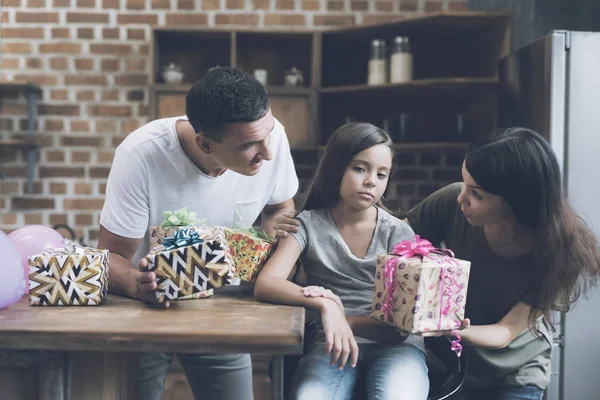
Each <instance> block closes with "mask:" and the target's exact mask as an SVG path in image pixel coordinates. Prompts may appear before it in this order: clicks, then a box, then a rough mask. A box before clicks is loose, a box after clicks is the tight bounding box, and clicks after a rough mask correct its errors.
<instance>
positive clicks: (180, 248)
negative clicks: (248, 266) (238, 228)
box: [146, 227, 233, 303]
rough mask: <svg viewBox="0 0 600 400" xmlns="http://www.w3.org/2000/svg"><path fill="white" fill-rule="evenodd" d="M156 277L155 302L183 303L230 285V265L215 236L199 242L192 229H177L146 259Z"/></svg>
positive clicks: (219, 240) (199, 239) (217, 234)
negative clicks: (172, 301)
mask: <svg viewBox="0 0 600 400" xmlns="http://www.w3.org/2000/svg"><path fill="white" fill-rule="evenodd" d="M146 259H147V260H148V270H149V271H154V273H155V274H156V281H157V285H158V287H157V289H156V298H157V299H158V301H159V302H160V303H162V302H164V301H165V300H167V299H168V300H184V299H190V298H203V297H210V296H211V295H212V289H213V288H218V287H221V286H225V285H229V284H231V283H232V277H233V263H232V260H231V255H230V254H229V251H228V250H227V246H226V244H225V239H224V238H223V236H222V235H221V234H219V233H216V234H214V235H213V236H211V237H207V238H201V237H200V236H199V235H198V233H197V232H196V231H195V230H193V229H192V228H190V227H188V228H183V229H178V230H177V231H176V232H175V235H174V236H171V237H166V238H164V239H163V240H162V244H161V245H159V246H157V247H155V248H153V249H152V250H151V251H150V253H149V254H148V255H147V256H146Z"/></svg>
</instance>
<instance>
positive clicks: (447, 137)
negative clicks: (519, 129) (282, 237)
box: [149, 12, 510, 148]
mask: <svg viewBox="0 0 600 400" xmlns="http://www.w3.org/2000/svg"><path fill="white" fill-rule="evenodd" d="M508 24H509V16H508V15H507V14H505V13H483V12H459V13H436V14H425V15H421V16H417V17H414V18H406V19H402V20H399V21H396V22H388V23H384V24H378V25H368V26H355V27H350V28H343V29H332V30H325V31H318V32H316V31H281V30H257V29H235V30H221V29H199V28H195V27H187V28H186V27H180V28H176V29H172V28H155V29H154V31H153V40H152V60H153V68H152V71H151V73H150V74H151V76H150V81H151V82H152V83H151V85H150V88H149V89H150V115H151V117H152V118H162V117H167V116H173V115H182V114H185V94H186V92H187V91H188V90H189V88H190V87H191V85H192V84H193V83H194V82H196V81H197V80H198V79H199V78H200V77H201V76H202V75H203V74H205V73H206V72H207V71H208V70H209V69H210V68H212V67H215V66H218V65H220V66H225V65H230V66H237V67H239V68H242V69H243V70H245V71H247V72H249V73H253V71H254V70H255V69H264V70H266V71H267V80H268V84H267V90H268V92H269V95H270V98H271V102H272V110H273V114H274V115H275V117H277V118H278V119H279V120H280V121H281V122H282V123H283V124H284V126H285V127H286V131H287V133H288V136H289V139H290V143H291V144H292V147H296V148H307V147H308V148H315V147H318V146H323V145H325V144H326V143H327V140H328V139H329V137H330V136H331V134H332V133H333V131H334V130H335V129H336V128H337V127H339V126H340V125H342V124H344V123H345V122H348V121H366V122H371V123H373V124H375V125H378V126H382V127H384V128H386V129H387V130H388V131H389V132H390V134H391V135H392V137H393V138H394V140H395V142H397V146H398V147H399V148H402V147H406V146H407V145H408V144H410V147H411V148H413V147H414V146H415V145H416V144H418V143H423V145H425V146H430V145H431V143H436V145H437V146H438V147H439V146H441V147H443V146H444V144H447V145H448V147H455V145H456V143H463V144H464V143H466V142H468V141H469V140H471V139H473V138H475V137H476V136H477V135H479V134H481V133H484V132H486V131H488V130H490V129H492V128H494V127H495V126H496V120H497V117H496V110H497V96H498V89H499V88H498V79H497V62H498V60H499V59H500V58H501V57H503V56H504V55H506V54H507V53H508V46H509V42H510V40H509V39H510V38H509V36H510V30H509V25H508ZM396 36H407V37H408V38H409V39H410V42H411V50H412V54H413V71H414V80H412V81H410V82H406V83H399V84H391V83H388V84H382V85H377V86H369V85H367V74H368V59H369V49H370V43H371V41H372V40H374V39H380V40H385V41H386V43H388V44H389V43H391V42H392V41H393V39H394V37H396ZM170 63H175V64H177V65H178V66H179V67H181V70H182V72H183V73H184V74H185V77H184V81H183V83H181V84H177V85H172V84H168V83H164V81H163V78H162V70H163V68H164V67H165V66H167V65H169V64H170ZM292 67H296V68H298V69H300V70H301V71H302V72H303V75H304V85H303V86H301V87H288V86H284V78H283V77H284V73H285V71H286V70H287V69H290V68H292ZM406 116H408V117H410V118H409V121H410V129H409V134H406V133H405V132H404V131H403V132H402V134H398V131H397V130H398V127H399V126H401V125H402V124H403V123H404V122H401V121H405V117H406ZM402 126H404V125H402Z"/></svg>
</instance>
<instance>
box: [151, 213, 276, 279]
mask: <svg viewBox="0 0 600 400" xmlns="http://www.w3.org/2000/svg"><path fill="white" fill-rule="evenodd" d="M164 216H165V219H164V220H163V222H162V223H161V224H160V226H155V227H153V228H152V229H151V231H150V249H153V248H155V247H156V246H158V245H160V244H161V243H162V240H163V238H164V237H165V236H173V235H174V234H175V233H176V232H177V231H179V230H181V229H191V230H193V231H195V232H196V233H197V234H198V236H199V237H200V238H203V239H206V238H209V237H212V236H215V235H221V236H222V237H223V238H224V242H225V245H226V247H227V251H228V252H229V254H230V256H231V259H232V261H233V274H234V276H236V277H237V278H239V279H241V280H244V281H248V282H254V281H256V278H257V277H258V274H259V273H260V270H261V269H262V267H263V266H264V265H265V264H266V262H267V260H268V259H269V257H270V256H271V254H272V253H273V251H274V249H275V239H274V238H272V237H270V236H269V235H268V234H266V233H265V232H264V231H258V230H256V229H254V228H249V229H245V228H241V227H234V228H226V227H220V226H205V225H202V221H199V220H198V218H196V213H194V212H189V211H188V210H187V209H186V208H182V209H180V210H176V211H165V213H164Z"/></svg>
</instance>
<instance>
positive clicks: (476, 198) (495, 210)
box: [457, 162, 513, 226]
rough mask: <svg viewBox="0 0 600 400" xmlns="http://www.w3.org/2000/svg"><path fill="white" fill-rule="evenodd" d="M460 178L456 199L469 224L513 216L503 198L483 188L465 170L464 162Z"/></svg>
mask: <svg viewBox="0 0 600 400" xmlns="http://www.w3.org/2000/svg"><path fill="white" fill-rule="evenodd" d="M462 178H463V185H462V190H461V191H460V195H459V196H458V200H457V201H458V204H460V209H461V211H462V212H463V214H464V215H465V217H466V218H467V221H469V223H470V224H471V225H473V226H485V225H493V224H498V223H501V222H506V221H509V220H510V219H512V218H513V214H512V211H511V210H510V207H509V206H508V204H507V203H506V202H505V201H504V199H503V198H502V197H501V196H498V195H495V194H491V193H488V192H486V191H485V190H483V189H482V188H481V187H480V186H479V185H478V184H477V182H475V180H474V179H473V177H472V176H471V174H470V173H469V171H467V168H466V167H465V163H464V162H463V166H462Z"/></svg>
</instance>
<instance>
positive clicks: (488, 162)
mask: <svg viewBox="0 0 600 400" xmlns="http://www.w3.org/2000/svg"><path fill="white" fill-rule="evenodd" d="M465 167H466V169H467V170H468V171H469V174H471V176H472V177H473V179H474V180H475V181H476V182H477V184H478V185H479V186H481V188H482V189H483V190H485V191H486V192H489V193H492V194H495V195H498V196H501V197H502V198H503V199H504V201H506V203H507V204H508V205H509V206H510V208H511V210H512V212H513V214H514V215H515V218H516V220H517V222H518V223H520V224H521V225H524V226H526V227H529V228H531V229H533V230H534V231H535V232H536V235H537V242H536V244H535V246H534V248H533V262H534V264H533V265H534V268H536V271H535V273H536V276H537V277H539V280H538V281H537V283H536V284H535V285H534V286H533V287H532V291H531V292H530V293H528V295H527V303H529V304H530V305H531V312H530V313H529V327H530V329H531V330H534V327H535V319H536V315H539V314H538V313H539V312H540V311H541V312H542V313H543V314H544V315H545V316H546V317H547V318H548V319H549V320H550V311H551V310H559V311H564V312H566V311H568V310H569V308H570V307H571V305H572V304H573V303H574V302H575V301H576V300H577V299H578V298H579V296H580V295H581V294H582V293H583V294H584V295H585V294H586V292H587V290H588V289H589V287H590V286H595V285H596V283H597V279H598V275H599V274H600V246H599V244H598V239H597V238H596V236H595V235H594V233H593V232H592V231H591V229H590V228H589V227H588V226H587V225H586V224H585V222H584V221H583V220H582V219H581V218H580V217H579V216H578V215H577V213H576V212H575V211H574V210H573V208H572V207H571V205H570V204H569V202H568V201H567V199H566V196H565V193H564V190H563V186H562V180H561V171H560V167H559V165H558V161H557V159H556V156H555V155H554V153H553V151H552V148H551V147H550V144H549V143H548V142H547V141H546V139H544V138H543V137H542V136H540V135H539V134H537V133H536V132H534V131H532V130H530V129H526V128H509V129H505V130H498V131H494V132H491V133H490V134H488V135H485V136H483V137H482V138H481V139H480V140H479V141H476V142H475V143H473V144H471V145H470V146H469V147H468V148H467V153H466V158H465ZM530 294H531V299H530Z"/></svg>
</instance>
